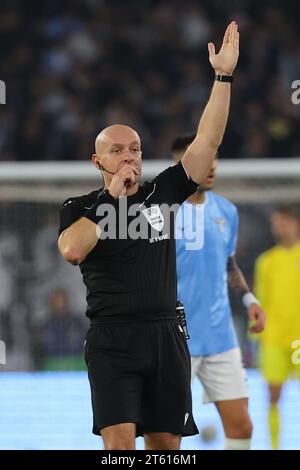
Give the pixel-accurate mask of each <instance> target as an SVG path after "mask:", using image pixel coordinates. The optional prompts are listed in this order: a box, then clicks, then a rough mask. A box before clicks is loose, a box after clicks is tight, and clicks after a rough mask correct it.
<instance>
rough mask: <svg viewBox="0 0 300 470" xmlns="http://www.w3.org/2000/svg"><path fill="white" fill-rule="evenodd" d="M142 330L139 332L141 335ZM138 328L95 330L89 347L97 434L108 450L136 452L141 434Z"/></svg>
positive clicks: (140, 342)
mask: <svg viewBox="0 0 300 470" xmlns="http://www.w3.org/2000/svg"><path fill="white" fill-rule="evenodd" d="M137 330H138V331H137ZM140 330H141V327H140V326H138V327H137V326H136V324H130V325H129V326H128V325H127V324H117V325H113V326H110V325H101V327H98V326H93V327H92V328H90V330H89V332H88V335H87V341H86V344H85V360H86V364H87V368H88V377H89V382H90V386H91V398H92V408H93V433H94V434H96V435H101V436H102V438H103V441H104V446H105V449H107V450H133V449H134V448H135V437H136V431H137V430H138V433H139V434H141V432H140V424H141V421H142V415H141V397H142V388H143V387H142V377H141V374H142V372H143V364H142V363H141V361H140V357H139V350H140V349H141V348H143V347H144V344H145V342H144V339H143V337H142V336H143V335H142V334H141V331H140Z"/></svg>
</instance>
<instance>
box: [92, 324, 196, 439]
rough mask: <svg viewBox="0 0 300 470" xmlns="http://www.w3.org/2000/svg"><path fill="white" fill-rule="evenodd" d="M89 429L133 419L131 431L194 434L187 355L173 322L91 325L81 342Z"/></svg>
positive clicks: (180, 333) (185, 346)
mask: <svg viewBox="0 0 300 470" xmlns="http://www.w3.org/2000/svg"><path fill="white" fill-rule="evenodd" d="M85 360H86V364H87V367H88V375H89V381H90V385H91V394H92V407H93V433H94V434H97V435H100V434H101V429H102V428H105V427H107V426H112V425H115V424H120V423H136V425H137V432H136V435H137V436H140V435H143V434H144V433H145V434H147V433H150V432H168V433H172V434H175V435H182V436H191V435H194V434H197V433H198V430H197V427H196V425H195V422H194V419H193V416H192V398H191V388H190V380H191V372H190V355H189V352H188V348H187V344H186V340H185V337H184V335H183V333H182V332H181V331H180V329H179V326H178V323H177V321H176V320H175V319H174V320H173V319H172V320H155V321H146V322H134V323H121V324H114V325H111V324H110V325H92V326H91V327H90V329H89V331H88V333H87V341H86V343H85Z"/></svg>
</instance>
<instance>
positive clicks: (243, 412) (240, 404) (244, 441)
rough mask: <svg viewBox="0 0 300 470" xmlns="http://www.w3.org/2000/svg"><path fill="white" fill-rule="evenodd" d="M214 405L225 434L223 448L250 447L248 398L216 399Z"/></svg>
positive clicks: (250, 431) (250, 425)
mask: <svg viewBox="0 0 300 470" xmlns="http://www.w3.org/2000/svg"><path fill="white" fill-rule="evenodd" d="M215 405H216V407H217V410H218V412H219V414H220V417H221V420H222V424H223V428H224V433H225V436H226V442H225V449H227V450H248V449H250V444H251V436H252V423H251V419H250V416H249V413H248V399H247V398H239V399H237V400H223V401H217V402H216V403H215Z"/></svg>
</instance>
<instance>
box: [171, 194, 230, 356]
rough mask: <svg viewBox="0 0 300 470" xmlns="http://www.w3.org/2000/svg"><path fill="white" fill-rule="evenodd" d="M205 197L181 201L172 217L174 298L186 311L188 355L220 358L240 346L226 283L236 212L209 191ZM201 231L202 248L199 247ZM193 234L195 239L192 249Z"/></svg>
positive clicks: (222, 199) (223, 200) (227, 203)
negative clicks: (174, 251) (174, 258)
mask: <svg viewBox="0 0 300 470" xmlns="http://www.w3.org/2000/svg"><path fill="white" fill-rule="evenodd" d="M205 197H206V199H205V203H204V204H197V205H196V204H190V203H189V202H184V203H183V204H182V206H181V207H180V209H179V211H178V214H177V218H176V253H177V286H178V287H177V290H178V292H177V298H178V300H180V301H181V302H182V303H183V305H184V308H185V312H186V317H187V326H188V330H189V334H190V339H189V341H188V345H189V349H190V353H191V355H192V356H206V355H212V354H218V353H221V352H224V351H228V350H229V349H231V348H234V347H237V346H238V342H237V337H236V332H235V329H234V325H233V320H232V315H231V308H230V303H229V297H228V285H227V263H228V257H229V256H232V255H234V252H235V248H236V243H237V233H238V212H237V208H236V207H235V206H234V205H233V204H232V203H231V202H230V201H228V200H227V199H225V198H224V197H222V196H219V195H217V194H215V193H213V192H211V191H210V192H209V191H208V192H206V193H205ZM203 225H204V231H203ZM203 232H204V244H203V245H202V247H199V240H201V239H202V238H203ZM196 233H197V237H196ZM201 233H202V236H201ZM191 234H194V235H193V236H194V239H195V240H196V238H197V239H198V242H197V243H195V244H194V247H193V243H192V242H193V240H191ZM199 234H200V235H199ZM197 245H198V246H197ZM195 247H196V249H193V248H195ZM191 248H192V249H191Z"/></svg>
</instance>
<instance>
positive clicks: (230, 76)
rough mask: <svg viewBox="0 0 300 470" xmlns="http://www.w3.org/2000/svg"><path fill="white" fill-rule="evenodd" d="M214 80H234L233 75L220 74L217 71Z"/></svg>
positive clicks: (228, 81) (230, 81) (227, 81)
mask: <svg viewBox="0 0 300 470" xmlns="http://www.w3.org/2000/svg"><path fill="white" fill-rule="evenodd" d="M215 80H217V82H226V83H232V82H233V80H234V76H233V75H221V74H219V73H216V76H215Z"/></svg>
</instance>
